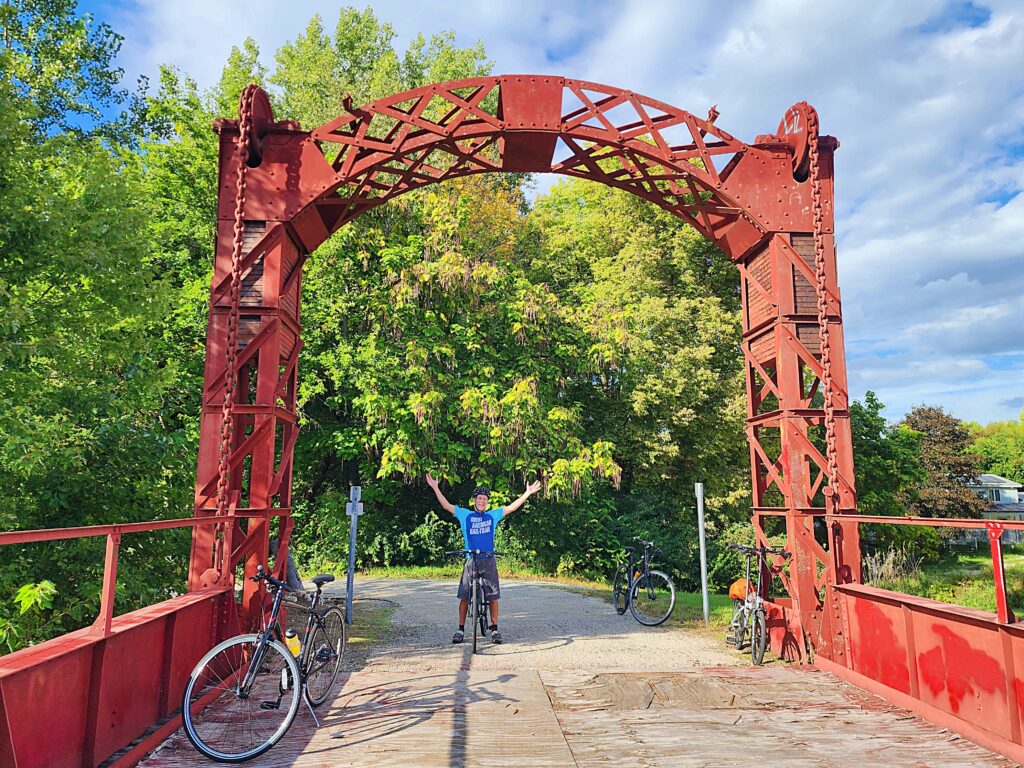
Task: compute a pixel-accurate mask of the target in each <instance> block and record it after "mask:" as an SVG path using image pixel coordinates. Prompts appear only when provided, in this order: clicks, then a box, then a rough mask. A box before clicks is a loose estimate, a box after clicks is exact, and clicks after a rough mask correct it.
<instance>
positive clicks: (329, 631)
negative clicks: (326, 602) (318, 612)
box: [306, 608, 346, 707]
mask: <svg viewBox="0 0 1024 768" xmlns="http://www.w3.org/2000/svg"><path fill="white" fill-rule="evenodd" d="M310 635H311V636H310V638H309V640H308V641H307V642H308V643H311V644H312V646H311V648H310V650H309V651H308V656H307V658H308V662H307V667H306V695H307V696H308V697H309V703H310V704H312V705H313V706H314V707H319V706H320V705H321V704H323V703H324V702H325V701H327V697H328V696H329V695H330V693H331V689H332V688H334V682H335V681H336V680H337V679H338V673H339V672H340V671H341V660H342V658H343V657H344V655H345V641H346V638H345V616H344V614H342V612H341V609H339V608H328V609H327V610H326V611H324V613H323V616H321V617H320V621H314V622H313V631H312V632H311V633H310Z"/></svg>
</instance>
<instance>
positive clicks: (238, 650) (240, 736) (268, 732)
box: [181, 635, 302, 763]
mask: <svg viewBox="0 0 1024 768" xmlns="http://www.w3.org/2000/svg"><path fill="white" fill-rule="evenodd" d="M260 639H261V635H239V636H238V637H232V638H229V639H227V640H225V641H224V642H222V643H220V644H219V645H215V646H214V647H213V648H212V649H211V650H210V652H209V653H207V654H206V655H205V656H203V658H202V659H200V660H199V663H198V664H196V666H195V669H193V670H192V675H191V677H189V680H188V683H187V684H186V685H185V693H184V694H183V696H182V703H181V715H182V718H181V719H182V722H183V724H184V726H185V735H186V736H188V740H189V741H191V742H192V745H193V746H194V747H195V748H196V749H198V750H199V751H200V752H202V753H203V754H204V755H206V756H207V757H209V758H212V759H213V760H218V761H220V762H224V763H241V762H243V761H245V760H248V759H250V758H253V757H256V756H257V755H261V754H263V753H264V752H266V751H267V750H268V749H270V748H271V747H272V746H274V745H275V744H276V743H277V742H278V741H279V740H280V739H281V737H282V736H284V733H285V731H287V730H288V726H290V725H291V724H292V720H294V719H295V713H296V712H298V710H299V700H300V698H301V697H300V695H299V692H300V691H301V689H302V685H301V682H300V679H299V668H298V665H296V663H295V657H294V656H292V654H291V652H290V651H289V650H288V649H287V648H285V647H284V646H283V645H281V643H279V642H277V641H276V640H271V641H269V642H267V643H266V644H265V645H264V646H263V648H262V650H261V653H260V659H259V667H258V668H256V669H254V670H252V674H250V671H251V668H252V663H253V661H254V659H255V657H256V653H257V650H258V649H259V644H260ZM247 677H249V678H251V680H250V684H249V687H248V690H247V691H244V692H243V691H242V690H241V686H242V684H243V682H244V681H245V680H246V678H247Z"/></svg>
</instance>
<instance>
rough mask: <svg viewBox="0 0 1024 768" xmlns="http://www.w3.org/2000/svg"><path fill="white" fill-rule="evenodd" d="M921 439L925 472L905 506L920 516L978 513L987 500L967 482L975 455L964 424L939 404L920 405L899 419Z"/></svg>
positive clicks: (974, 469) (975, 469)
mask: <svg viewBox="0 0 1024 768" xmlns="http://www.w3.org/2000/svg"><path fill="white" fill-rule="evenodd" d="M902 423H903V424H904V425H905V426H906V427H908V428H909V429H912V430H914V432H916V433H917V434H918V435H919V436H920V440H921V464H922V465H923V466H924V468H925V471H926V472H927V477H926V479H925V480H924V481H923V482H922V483H920V484H919V486H918V488H917V490H916V492H915V494H914V496H913V497H912V498H910V499H909V500H908V503H907V506H908V508H909V509H910V510H911V512H912V513H913V514H915V515H922V516H924V517H979V516H980V515H981V513H982V512H983V511H984V510H985V507H986V506H987V503H986V502H985V501H984V500H983V499H981V498H980V497H979V496H978V495H977V494H976V493H975V492H974V491H972V490H970V489H969V488H968V487H967V486H968V484H970V483H971V482H973V481H974V480H976V479H977V477H978V469H979V461H978V455H977V454H975V453H971V452H970V451H969V450H968V449H969V447H970V444H971V435H970V431H969V430H968V428H967V425H966V424H965V423H964V422H962V421H961V420H960V419H958V418H956V417H955V416H951V415H949V414H948V413H946V412H945V411H944V410H942V408H938V407H936V406H929V405H920V406H917V407H916V408H914V409H913V410H912V411H910V413H908V414H907V415H906V416H905V417H904V419H903V422H902Z"/></svg>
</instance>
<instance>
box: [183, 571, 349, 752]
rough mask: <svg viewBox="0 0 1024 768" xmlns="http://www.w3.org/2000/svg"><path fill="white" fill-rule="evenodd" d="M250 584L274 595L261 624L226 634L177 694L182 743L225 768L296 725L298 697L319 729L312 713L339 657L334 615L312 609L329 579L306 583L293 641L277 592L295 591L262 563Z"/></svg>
mask: <svg viewBox="0 0 1024 768" xmlns="http://www.w3.org/2000/svg"><path fill="white" fill-rule="evenodd" d="M252 580H253V581H255V582H256V583H257V584H266V585H267V589H268V590H269V591H270V593H271V594H272V595H273V607H272V608H271V610H270V615H269V617H268V619H267V622H266V626H265V627H264V629H263V630H262V631H261V632H258V633H255V634H245V635H238V636H237V637H231V638H228V639H227V640H225V641H224V642H222V643H220V644H218V645H216V646H214V647H213V648H212V649H211V650H210V652H209V653H207V654H206V655H205V656H203V658H202V659H200V660H199V663H198V664H196V666H195V669H193V670H192V675H191V677H189V680H188V683H187V684H186V685H185V693H184V695H183V696H182V704H181V715H182V722H183V723H184V726H185V734H186V735H187V736H188V739H189V741H191V742H192V744H193V746H195V748H196V749H198V750H199V751H200V752H202V753H203V754H204V755H206V756H207V757H209V758H212V759H214V760H217V761H220V762H224V763H241V762H244V761H246V760H249V759H250V758H253V757H256V756H257V755H261V754H263V753H264V752H266V751H267V750H268V749H270V748H271V747H272V746H274V745H275V744H276V743H277V742H278V741H280V740H281V737H282V736H284V734H285V732H286V731H287V730H288V728H289V726H291V724H292V721H293V720H295V715H296V714H297V712H298V710H299V702H300V700H305V702H306V706H307V707H308V708H309V712H310V714H311V715H312V716H313V720H314V721H316V724H317V725H318V726H319V724H320V721H319V720H317V717H316V714H315V713H314V712H313V708H314V707H317V706H319V705H321V704H323V703H324V702H325V701H326V700H327V697H328V696H329V695H330V693H331V688H332V687H333V686H334V682H335V680H337V678H338V671H339V670H340V669H341V659H342V656H343V655H344V653H345V617H344V616H343V615H342V612H341V610H340V609H338V608H328V609H327V610H325V611H320V610H319V606H320V596H321V590H322V589H323V585H324V584H329V583H330V582H332V581H334V576H332V575H330V574H321V575H319V576H317V577H316V578H314V579H313V583H314V584H315V585H316V594H315V595H314V596H313V598H312V601H311V603H310V607H309V615H308V617H307V618H306V628H305V631H304V632H303V634H302V635H300V636H298V637H295V636H294V635H293V634H292V632H291V631H289V632H288V633H287V637H286V635H285V634H283V633H282V631H281V624H280V621H279V620H278V613H279V612H280V610H281V600H282V596H283V595H284V593H285V592H286V591H289V592H300V593H301V590H294V589H291V588H290V587H288V585H287V584H285V582H283V581H278V580H277V579H275V578H274V577H273V576H271V575H270V574H269V573H267V572H266V571H265V570H264V569H263V566H262V565H261V566H259V567H258V568H257V569H256V575H255V576H253V577H252ZM296 641H298V643H296ZM289 645H291V646H292V647H293V648H294V652H293V650H290V649H289V647H288V646H289ZM296 645H299V646H300V647H295V646H296Z"/></svg>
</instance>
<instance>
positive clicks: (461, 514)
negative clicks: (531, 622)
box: [427, 472, 540, 643]
mask: <svg viewBox="0 0 1024 768" xmlns="http://www.w3.org/2000/svg"><path fill="white" fill-rule="evenodd" d="M427 485H429V486H430V487H431V488H432V489H433V490H434V495H435V496H437V500H438V501H439V502H440V503H441V506H442V507H444V508H445V509H446V510H448V511H449V512H451V513H452V514H453V515H455V517H456V519H457V520H458V521H459V525H460V526H461V527H462V538H463V540H464V541H465V543H466V549H469V550H480V551H481V552H494V529H495V528H496V527H497V525H498V521H499V520H501V519H502V518H503V517H505V516H506V515H511V514H512V513H513V512H515V511H516V510H517V509H519V508H520V507H521V506H523V504H525V503H526V500H527V499H528V498H530V497H531V496H533V494H535V493H536V492H537V491H539V490H540V483H539V482H537V481H534V482H532V483H530V484H529V485H528V486H527V487H526V491H525V493H523V495H522V496H520V497H519V498H518V499H516V500H515V501H513V502H512V503H511V504H508V505H507V506H505V507H498V508H496V509H487V500H488V499H489V498H490V495H491V494H490V491H488V490H487V489H486V488H485V487H483V486H482V485H481V486H477V487H476V488H475V489H473V509H466V508H464V507H456V506H454V505H453V504H452V503H451V502H450V501H448V499H446V498H445V497H444V494H443V493H441V491H440V489H439V488H438V487H437V480H436V479H434V477H433V476H432V475H431V474H430V473H429V472H428V473H427ZM476 567H477V571H478V572H479V573H480V574H481V583H482V585H483V590H484V596H485V597H486V598H487V600H488V602H489V603H490V606H491V625H490V627H489V628H488V629H490V632H491V641H492V642H494V643H500V642H501V633H500V632H499V631H498V600H499V598H500V597H501V589H500V584H499V583H498V566H497V565H496V564H495V561H494V558H493V557H482V558H479V559H478V560H477V564H476ZM472 569H473V560H472V558H470V557H469V556H467V557H466V565H465V566H464V567H463V569H462V579H461V581H460V582H459V628H458V629H457V630H456V631H455V634H454V635H453V636H452V642H453V643H461V642H462V640H463V637H464V633H465V629H466V613H467V612H468V611H469V596H470V594H471V592H472V584H471V579H472V574H473V570H472Z"/></svg>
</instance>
